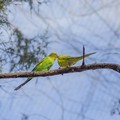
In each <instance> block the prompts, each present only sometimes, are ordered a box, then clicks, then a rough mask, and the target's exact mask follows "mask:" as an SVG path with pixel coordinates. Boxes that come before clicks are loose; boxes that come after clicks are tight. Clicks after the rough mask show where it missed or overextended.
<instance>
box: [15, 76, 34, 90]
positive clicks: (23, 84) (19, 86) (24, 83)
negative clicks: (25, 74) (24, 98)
mask: <svg viewBox="0 0 120 120" xmlns="http://www.w3.org/2000/svg"><path fill="white" fill-rule="evenodd" d="M32 78H33V77H29V78H28V79H27V80H26V81H25V82H23V83H22V84H20V85H19V86H18V87H16V88H15V89H14V90H18V89H20V88H21V87H22V86H24V85H25V84H26V83H28V82H29V81H30V80H31V79H32Z"/></svg>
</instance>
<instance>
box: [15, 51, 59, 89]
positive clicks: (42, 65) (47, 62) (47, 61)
mask: <svg viewBox="0 0 120 120" xmlns="http://www.w3.org/2000/svg"><path fill="white" fill-rule="evenodd" d="M57 57H58V55H57V53H56V52H53V53H51V54H50V55H48V56H47V57H45V58H43V59H42V60H41V61H40V62H39V63H38V64H37V65H36V66H35V68H34V69H33V70H32V71H48V70H49V69H50V68H51V67H52V66H53V64H54V61H55V60H56V58H57ZM32 78H33V77H29V78H28V79H27V80H26V81H25V82H23V83H22V84H21V85H19V86H18V87H16V88H15V90H18V89H20V88H21V87H22V86H23V85H25V84H26V83H28V82H29V81H30V80H31V79H32Z"/></svg>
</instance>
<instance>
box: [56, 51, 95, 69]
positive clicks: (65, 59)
mask: <svg viewBox="0 0 120 120" xmlns="http://www.w3.org/2000/svg"><path fill="white" fill-rule="evenodd" d="M95 53H96V52H93V53H89V54H86V55H85V56H84V57H88V56H90V55H92V54H95ZM82 59H83V56H79V57H71V56H69V55H66V54H63V55H60V56H58V64H59V66H60V67H61V68H66V67H70V66H72V65H74V64H75V63H77V62H78V61H79V60H82Z"/></svg>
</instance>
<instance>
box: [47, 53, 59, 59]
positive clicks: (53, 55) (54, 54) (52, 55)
mask: <svg viewBox="0 0 120 120" xmlns="http://www.w3.org/2000/svg"><path fill="white" fill-rule="evenodd" d="M49 56H50V57H53V58H57V57H58V55H57V53H56V52H52V53H51V54H50V55H49Z"/></svg>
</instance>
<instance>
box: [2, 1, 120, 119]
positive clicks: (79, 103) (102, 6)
mask: <svg viewBox="0 0 120 120" xmlns="http://www.w3.org/2000/svg"><path fill="white" fill-rule="evenodd" d="M83 45H84V46H85V49H86V53H90V52H96V54H94V55H92V56H90V57H88V58H86V59H85V61H86V64H91V63H116V64H120V61H119V57H120V53H119V51H120V0H0V73H10V72H18V71H19V72H20V71H31V70H32V69H33V67H34V66H35V65H36V63H38V62H39V61H40V60H41V59H42V58H44V57H45V56H47V55H48V54H50V53H51V52H54V51H55V52H57V53H58V55H61V54H68V55H71V56H81V55H82V47H83ZM76 65H81V62H78V63H77V64H76ZM57 68H59V66H58V64H57V61H56V62H55V64H54V66H53V67H52V68H51V69H57ZM26 79H27V78H10V79H1V80H0V120H120V87H119V86H120V74H118V73H116V72H115V71H112V70H108V69H105V70H104V69H102V70H94V71H93V70H90V71H85V72H80V73H69V74H64V75H57V76H51V77H44V78H42V77H36V78H34V79H33V80H31V81H30V82H29V83H28V84H26V85H25V86H24V87H22V88H21V89H20V90H18V91H14V88H15V87H17V86H18V85H19V84H21V83H22V82H23V81H25V80H26Z"/></svg>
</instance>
